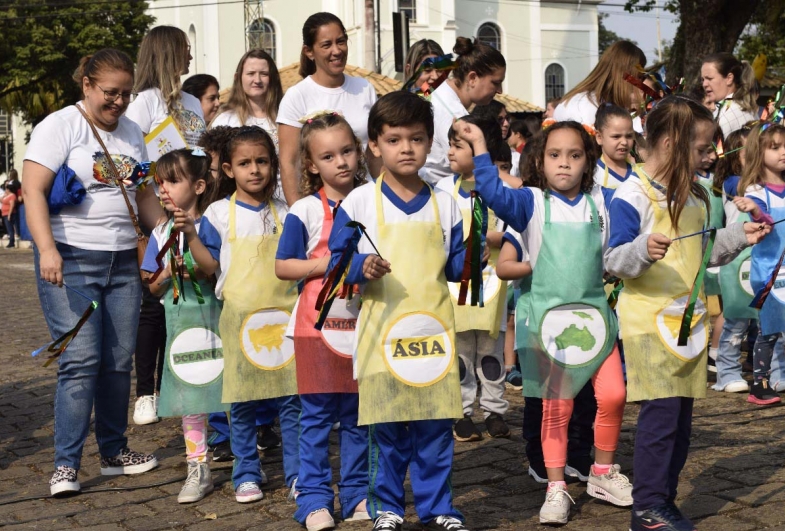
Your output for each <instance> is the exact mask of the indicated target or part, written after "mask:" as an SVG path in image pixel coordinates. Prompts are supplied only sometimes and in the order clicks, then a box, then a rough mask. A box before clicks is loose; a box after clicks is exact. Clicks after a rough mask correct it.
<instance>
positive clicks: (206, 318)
mask: <svg viewBox="0 0 785 531" xmlns="http://www.w3.org/2000/svg"><path fill="white" fill-rule="evenodd" d="M210 162H211V159H210V157H209V156H208V155H206V154H205V153H204V151H202V150H201V149H198V148H197V149H194V150H193V151H192V150H190V149H178V150H176V151H172V152H169V153H167V154H166V155H164V156H162V157H161V158H160V159H158V163H157V168H156V178H157V179H158V181H159V183H160V197H161V201H162V202H163V204H164V208H166V210H167V212H168V213H169V214H170V216H171V213H172V212H174V211H175V210H177V209H178V208H179V209H182V211H183V212H186V213H188V215H189V216H191V217H192V218H194V219H198V218H199V217H200V216H201V214H202V212H204V209H205V208H206V206H207V200H206V197H207V194H206V189H207V187H208V183H211V182H212V179H211V178H210V175H209V172H210ZM196 223H197V224H198V221H196ZM172 225H173V221H172V220H169V221H166V222H164V223H162V224H161V225H159V226H158V227H156V228H155V230H154V231H153V237H152V238H151V240H150V245H148V247H147V253H146V254H145V257H144V262H143V264H142V272H143V276H144V277H145V278H146V279H147V280H148V281H149V280H151V279H153V278H154V280H153V281H152V282H150V292H151V293H152V294H153V295H154V296H156V297H161V298H162V299H163V305H164V308H165V312H166V328H167V335H166V337H167V342H166V355H165V359H164V368H163V377H162V380H161V395H160V398H159V401H158V414H159V415H161V416H164V417H171V416H182V419H183V435H184V436H185V453H186V460H187V463H188V477H187V479H186V480H185V485H183V488H182V490H181V491H180V494H179V496H178V497H177V501H178V502H180V503H191V502H195V501H199V500H201V499H202V498H203V497H204V496H206V495H207V494H209V493H210V492H212V490H213V480H212V476H211V474H210V466H209V464H208V459H207V414H208V413H211V412H214V411H221V410H223V406H222V404H221V387H222V381H223V349H222V345H221V338H220V334H219V332H218V317H219V315H220V313H221V305H220V303H219V302H218V300H217V299H216V298H215V293H214V292H213V288H212V285H211V283H210V281H209V279H207V278H205V275H204V273H203V272H202V271H201V270H199V269H198V267H196V265H195V264H194V261H193V257H192V256H191V252H190V250H189V249H188V248H187V246H185V245H184V243H185V240H184V238H178V239H177V240H176V241H175V243H174V244H173V246H172V247H171V249H170V250H169V252H166V254H165V255H164V257H163V260H162V262H161V265H159V263H158V260H157V259H156V258H157V256H158V254H159V252H160V251H161V250H162V249H163V248H164V246H165V245H166V243H167V242H171V241H173V240H171V238H172V235H173V234H174V235H176V234H177V231H176V230H173V227H172ZM159 270H160V272H159ZM178 270H179V271H178ZM156 273H158V275H157V276H155V275H156ZM173 273H174V274H173Z"/></svg>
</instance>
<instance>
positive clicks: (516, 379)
mask: <svg viewBox="0 0 785 531" xmlns="http://www.w3.org/2000/svg"><path fill="white" fill-rule="evenodd" d="M507 383H508V384H509V386H510V387H512V388H513V389H515V390H516V391H520V390H521V389H523V375H522V374H521V371H519V370H518V367H515V368H513V370H511V371H510V372H509V374H507Z"/></svg>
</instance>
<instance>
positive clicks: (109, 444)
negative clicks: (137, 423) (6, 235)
mask: <svg viewBox="0 0 785 531" xmlns="http://www.w3.org/2000/svg"><path fill="white" fill-rule="evenodd" d="M74 79H75V80H76V81H77V82H78V83H79V85H80V87H81V88H82V92H83V94H84V99H83V100H82V101H81V102H79V103H77V105H76V106H74V105H71V106H68V107H65V108H64V109H61V110H59V111H57V112H55V113H53V114H50V115H49V116H47V117H46V119H44V121H42V122H41V123H40V124H38V125H37V126H36V127H35V129H34V130H33V133H32V136H31V137H30V143H29V144H28V146H27V153H26V154H25V161H24V167H23V172H24V185H23V187H22V192H23V194H24V199H25V205H27V223H28V226H29V227H30V232H31V234H32V235H33V240H34V241H35V255H34V260H35V269H36V273H37V275H38V277H39V281H38V296H39V299H40V301H41V308H42V309H43V313H44V318H45V319H46V322H47V325H48V326H49V331H50V333H51V334H52V337H53V338H57V337H60V336H61V335H63V334H65V333H66V332H68V331H69V330H70V329H71V328H72V327H74V326H75V325H76V324H77V322H78V321H79V319H80V317H81V315H82V313H83V312H84V311H85V310H86V309H87V308H88V307H90V300H92V301H95V302H97V303H98V306H97V308H96V309H95V311H94V312H93V315H91V316H90V318H89V319H87V321H86V322H85V324H84V325H83V327H82V329H81V331H80V332H79V334H78V335H77V336H76V337H75V338H74V339H73V341H71V343H70V344H68V347H67V348H66V349H65V351H64V352H63V353H62V355H61V356H60V358H59V359H58V362H59V365H60V366H59V369H58V371H57V390H56V393H55V412H54V413H55V428H54V446H55V473H54V475H53V476H52V479H51V481H50V482H49V484H50V491H51V494H52V495H53V496H54V495H60V494H67V493H74V492H79V490H80V485H79V482H78V481H77V477H76V476H77V471H78V470H79V468H80V466H81V458H82V448H83V447H84V443H85V440H86V439H87V435H88V433H89V431H90V415H91V412H92V410H93V406H94V405H95V434H96V439H97V441H98V450H99V453H100V455H101V474H102V475H110V474H136V473H140V472H145V471H147V470H150V469H151V468H153V467H155V466H156V465H157V461H156V459H155V457H154V456H152V455H145V454H141V453H139V452H133V451H131V450H129V449H128V447H127V442H128V440H127V439H126V437H125V430H126V428H127V427H128V396H129V391H130V388H131V368H132V360H131V356H132V353H133V352H134V349H135V343H136V327H137V321H138V320H139V304H140V299H141V293H142V292H141V282H140V280H139V268H138V265H137V251H136V247H137V236H136V233H135V231H134V227H133V225H132V223H131V219H130V216H129V212H128V208H127V207H126V203H125V199H124V198H123V193H122V191H121V190H120V188H119V187H120V186H125V187H126V190H127V195H128V199H129V201H130V203H131V206H132V207H133V208H135V209H137V210H138V212H139V217H140V219H141V222H142V224H143V225H146V226H147V227H154V226H155V225H156V224H157V222H158V219H159V218H160V217H161V216H163V211H162V210H161V207H160V205H159V204H158V199H157V198H156V197H155V194H154V193H153V190H152V187H148V188H146V189H144V190H143V191H137V190H135V187H134V186H133V184H125V183H126V181H127V180H131V179H133V177H134V175H135V173H136V172H135V168H136V166H137V164H138V163H139V162H142V161H144V160H147V150H146V148H145V143H144V138H143V136H142V132H141V131H140V130H139V127H137V125H136V124H134V123H133V122H132V121H131V120H129V119H128V118H126V117H125V116H123V113H124V112H125V110H126V107H127V106H128V103H129V101H130V100H131V99H132V98H133V96H134V94H133V92H132V90H133V86H134V65H133V62H132V61H131V58H130V57H128V56H127V55H126V54H125V53H123V52H120V51H118V50H113V49H104V50H101V51H99V52H96V53H95V54H94V55H92V56H88V57H85V58H84V59H82V61H81V63H80V65H79V68H78V69H77V74H76V75H75V76H74ZM77 106H78V107H79V108H77ZM80 109H81V111H82V112H84V113H85V114H86V115H87V117H89V119H90V121H92V123H93V124H94V125H95V127H96V130H97V132H98V134H99V135H100V137H101V140H102V141H103V143H104V144H105V145H106V147H107V149H108V150H109V156H110V157H111V159H112V160H113V161H114V164H115V166H116V167H117V168H118V173H119V174H120V175H119V177H120V182H118V181H117V180H115V178H114V175H113V173H112V172H111V171H110V165H109V163H108V160H107V155H106V154H105V153H104V150H103V148H102V147H101V145H100V143H99V142H98V140H97V139H96V138H95V136H94V134H93V132H92V130H91V128H90V125H89V123H88V119H87V118H86V117H85V116H83V115H82V112H80ZM63 165H66V166H68V168H70V169H72V170H73V172H74V173H75V174H76V180H77V181H78V183H79V184H81V186H82V187H83V188H84V190H85V191H86V193H85V194H84V197H83V199H82V200H81V202H79V203H78V204H76V205H69V206H63V207H62V208H61V209H60V210H59V211H58V212H57V213H54V211H52V212H51V213H50V207H49V203H48V197H49V194H50V193H51V190H52V188H53V186H52V185H53V183H54V181H55V176H56V174H57V173H58V170H60V168H61V167H62V166H63ZM57 188H60V187H57ZM51 199H54V198H51ZM64 285H65V286H67V287H68V289H65V288H63V286H64ZM85 298H87V299H89V300H86V299H85Z"/></svg>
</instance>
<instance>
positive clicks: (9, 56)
mask: <svg viewBox="0 0 785 531" xmlns="http://www.w3.org/2000/svg"><path fill="white" fill-rule="evenodd" d="M1 3H2V6H1V7H0V35H2V39H0V107H2V108H3V109H4V110H6V111H8V112H13V113H20V114H21V115H22V117H23V119H24V120H25V121H28V122H30V123H32V124H36V123H38V122H40V121H41V120H43V119H44V118H45V117H46V115H47V114H49V113H51V112H53V111H56V110H58V109H60V108H62V107H64V106H66V105H70V104H72V103H74V102H76V101H78V100H79V98H80V97H81V93H80V90H79V87H78V86H77V85H76V84H75V83H74V82H73V80H72V75H73V72H74V70H75V69H76V67H77V65H78V64H79V60H80V58H81V57H83V56H85V55H88V54H90V53H93V52H96V51H98V50H100V49H101V48H108V47H111V48H117V49H119V50H122V51H124V52H126V53H128V54H129V55H130V56H131V57H132V58H135V57H136V53H137V51H138V49H139V44H140V42H141V40H142V37H143V36H144V34H145V33H146V32H147V30H148V28H149V27H150V26H151V25H152V24H153V22H155V18H154V17H152V16H150V15H148V14H147V13H146V10H147V2H142V1H136V0H131V1H100V0H99V1H96V0H90V1H87V0H82V1H76V0H2V2H1Z"/></svg>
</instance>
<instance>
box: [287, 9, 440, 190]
mask: <svg viewBox="0 0 785 531" xmlns="http://www.w3.org/2000/svg"><path fill="white" fill-rule="evenodd" d="M348 41H349V37H348V36H347V35H346V28H344V25H343V22H341V19H339V18H338V17H336V16H335V15H333V14H332V13H315V14H313V15H311V16H310V17H308V19H307V20H306V21H305V24H303V48H302V52H301V53H300V76H301V77H302V78H303V80H302V81H300V82H299V83H297V84H296V85H295V86H293V87H292V88H290V89H289V90H287V91H286V94H285V95H284V97H283V100H282V101H281V106H280V108H279V110H278V118H277V122H278V139H279V142H280V162H281V184H282V185H283V191H284V195H285V196H286V201H287V202H288V203H289V204H290V205H291V204H292V203H294V202H295V201H296V200H297V199H299V198H300V191H299V182H300V179H299V173H298V159H299V156H300V129H302V123H301V120H303V119H305V118H306V117H307V115H309V114H312V113H314V112H317V111H325V110H329V111H335V112H338V113H340V114H342V115H343V117H344V118H345V119H346V121H347V122H349V125H350V126H351V127H352V130H353V131H354V134H355V135H356V136H357V138H359V140H360V142H362V143H363V149H365V150H366V151H365V158H366V161H367V163H368V169H369V171H370V172H371V175H372V176H374V177H375V176H377V175H378V174H379V169H380V167H381V161H380V160H379V159H377V158H376V157H374V156H373V154H372V153H371V152H370V151H369V150H367V149H366V146H367V144H368V114H369V113H370V112H371V107H373V104H374V103H376V90H375V89H374V88H373V85H371V84H370V83H369V82H368V81H367V80H365V79H363V78H359V77H352V76H347V75H346V74H344V70H345V69H346V58H347V56H348V54H349V44H348ZM445 134H446V133H445Z"/></svg>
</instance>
